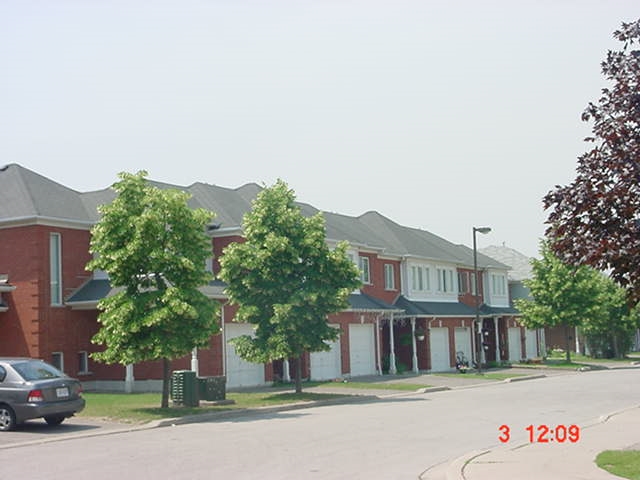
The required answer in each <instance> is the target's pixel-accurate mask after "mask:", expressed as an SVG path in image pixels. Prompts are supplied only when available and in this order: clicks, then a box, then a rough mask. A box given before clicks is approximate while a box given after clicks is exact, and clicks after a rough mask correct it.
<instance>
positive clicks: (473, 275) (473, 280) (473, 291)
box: [469, 272, 477, 295]
mask: <svg viewBox="0 0 640 480" xmlns="http://www.w3.org/2000/svg"><path fill="white" fill-rule="evenodd" d="M469 280H471V282H469V283H470V284H471V294H472V295H477V294H476V272H472V273H471V275H470V276H469Z"/></svg>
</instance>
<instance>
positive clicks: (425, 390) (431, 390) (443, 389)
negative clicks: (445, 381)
mask: <svg viewBox="0 0 640 480" xmlns="http://www.w3.org/2000/svg"><path fill="white" fill-rule="evenodd" d="M447 390H453V389H452V388H451V387H446V386H442V387H425V388H419V389H418V390H416V391H415V392H412V393H434V392H446V391H447Z"/></svg>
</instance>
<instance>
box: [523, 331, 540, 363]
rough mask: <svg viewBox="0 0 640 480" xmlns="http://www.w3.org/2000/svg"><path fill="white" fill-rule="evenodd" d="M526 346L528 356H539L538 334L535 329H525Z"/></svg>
mask: <svg viewBox="0 0 640 480" xmlns="http://www.w3.org/2000/svg"><path fill="white" fill-rule="evenodd" d="M525 347H526V350H527V351H526V354H527V358H529V359H531V358H536V357H537V356H538V335H537V332H536V331H535V330H529V329H527V330H525Z"/></svg>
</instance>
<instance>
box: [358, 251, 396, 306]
mask: <svg viewBox="0 0 640 480" xmlns="http://www.w3.org/2000/svg"><path fill="white" fill-rule="evenodd" d="M360 256H363V257H367V258H369V270H370V277H371V278H370V280H371V283H370V284H367V285H363V286H362V291H363V292H364V293H366V294H367V295H371V296H372V297H375V298H377V299H380V300H382V301H384V302H387V303H389V304H393V302H395V301H396V299H397V298H398V295H399V294H400V261H399V260H398V261H396V260H383V259H380V258H378V257H377V255H374V254H369V253H361V254H360ZM387 263H388V264H391V265H393V270H394V275H395V288H394V289H393V290H386V289H385V288H384V265H385V264H387Z"/></svg>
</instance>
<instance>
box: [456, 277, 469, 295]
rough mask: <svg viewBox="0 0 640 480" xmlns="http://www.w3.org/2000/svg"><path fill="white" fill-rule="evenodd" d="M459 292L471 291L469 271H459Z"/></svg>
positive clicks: (462, 293) (461, 293)
mask: <svg viewBox="0 0 640 480" xmlns="http://www.w3.org/2000/svg"><path fill="white" fill-rule="evenodd" d="M458 293H459V294H460V295H464V294H465V293H469V272H458Z"/></svg>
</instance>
